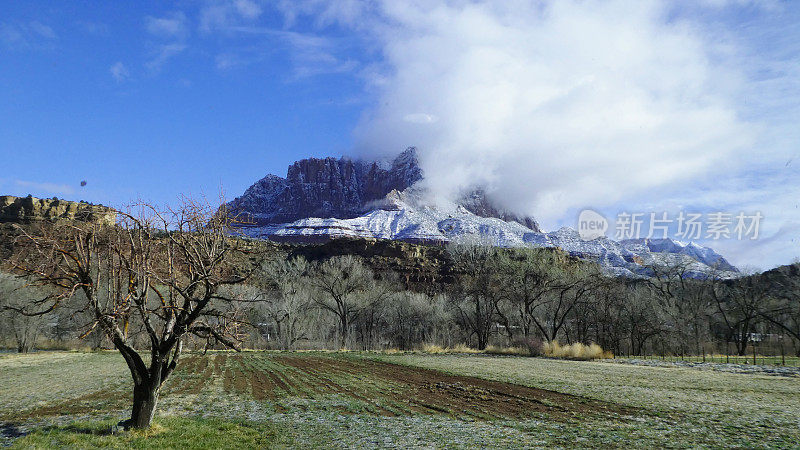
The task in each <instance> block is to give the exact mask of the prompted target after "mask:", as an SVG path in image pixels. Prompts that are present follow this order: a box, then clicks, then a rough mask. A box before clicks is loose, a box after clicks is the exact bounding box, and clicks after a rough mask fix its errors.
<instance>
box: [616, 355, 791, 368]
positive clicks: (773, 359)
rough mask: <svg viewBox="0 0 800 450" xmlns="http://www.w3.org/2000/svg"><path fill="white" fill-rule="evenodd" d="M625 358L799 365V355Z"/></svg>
mask: <svg viewBox="0 0 800 450" xmlns="http://www.w3.org/2000/svg"><path fill="white" fill-rule="evenodd" d="M623 358H626V359H643V360H650V361H653V360H658V361H667V362H678V361H685V362H693V363H703V362H704V363H719V364H742V365H760V366H784V367H800V357H797V356H788V355H777V356H775V355H772V356H770V355H759V354H755V355H747V356H742V355H719V354H709V355H704V356H688V355H687V356H681V355H645V356H632V355H631V356H623Z"/></svg>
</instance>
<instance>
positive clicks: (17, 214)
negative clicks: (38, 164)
mask: <svg viewBox="0 0 800 450" xmlns="http://www.w3.org/2000/svg"><path fill="white" fill-rule="evenodd" d="M57 220H80V221H97V222H101V223H106V224H113V223H114V222H115V221H116V214H115V213H114V211H113V210H112V209H111V208H108V207H105V206H102V205H92V204H90V203H86V202H70V201H67V200H60V199H57V198H53V199H44V198H36V197H31V196H27V197H14V196H11V195H4V196H0V223H6V222H9V223H34V222H41V221H48V222H54V221H57Z"/></svg>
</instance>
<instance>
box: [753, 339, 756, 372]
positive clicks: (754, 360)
mask: <svg viewBox="0 0 800 450" xmlns="http://www.w3.org/2000/svg"><path fill="white" fill-rule="evenodd" d="M753 365H754V366H755V365H756V343H755V342H753Z"/></svg>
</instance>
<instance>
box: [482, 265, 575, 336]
mask: <svg viewBox="0 0 800 450" xmlns="http://www.w3.org/2000/svg"><path fill="white" fill-rule="evenodd" d="M560 256H562V255H561V254H559V253H557V252H555V251H552V250H551V249H509V250H508V251H507V252H504V253H502V254H500V255H499V261H498V264H497V266H498V268H499V270H498V271H499V275H500V278H501V280H500V285H499V288H500V294H501V295H502V296H503V298H504V299H505V300H506V301H507V302H508V303H509V304H510V305H511V308H512V309H513V311H514V312H515V315H516V316H517V319H518V321H519V324H520V327H521V328H522V333H523V334H524V335H525V337H526V338H527V337H529V336H530V335H531V333H532V332H533V331H534V330H535V314H534V313H535V311H536V309H537V308H538V307H539V306H540V305H541V303H542V302H543V301H544V300H545V298H546V297H545V296H546V294H548V293H550V292H552V291H553V290H555V289H556V288H557V280H558V276H557V272H558V270H559V267H560V266H562V265H563V264H564V260H563V258H561V257H560Z"/></svg>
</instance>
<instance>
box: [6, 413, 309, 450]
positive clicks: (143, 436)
mask: <svg viewBox="0 0 800 450" xmlns="http://www.w3.org/2000/svg"><path fill="white" fill-rule="evenodd" d="M12 430H17V431H19V430H18V429H17V428H16V427H15V426H13V425H11V428H9V433H11V432H12ZM291 435H293V433H292V430H290V429H287V428H286V427H284V426H279V425H276V424H273V423H270V422H260V423H255V422H246V421H228V420H219V419H204V418H185V417H174V416H172V417H163V418H161V419H160V420H157V423H155V424H154V425H153V427H151V428H149V429H145V430H128V431H125V430H123V429H122V428H121V427H119V426H117V425H116V424H115V423H114V422H110V421H101V422H76V423H73V424H69V425H58V426H46V427H41V428H37V429H35V430H31V431H30V432H28V433H22V434H20V435H19V436H17V437H16V438H15V439H14V441H15V442H14V444H15V445H19V446H20V447H21V448H29V447H30V448H51V447H61V448H99V447H103V448H130V447H136V448H165V447H166V448H181V449H188V448H214V449H218V448H265V447H275V446H279V447H284V446H287V445H291V444H292V443H293V439H292V437H291Z"/></svg>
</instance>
